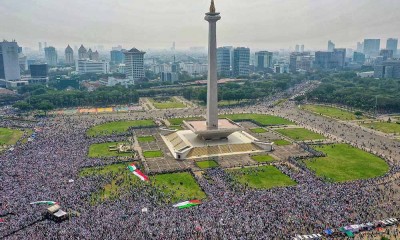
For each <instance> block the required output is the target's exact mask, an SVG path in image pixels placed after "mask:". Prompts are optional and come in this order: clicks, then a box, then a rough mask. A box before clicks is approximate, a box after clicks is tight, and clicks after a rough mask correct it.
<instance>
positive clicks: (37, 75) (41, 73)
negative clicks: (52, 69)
mask: <svg viewBox="0 0 400 240" xmlns="http://www.w3.org/2000/svg"><path fill="white" fill-rule="evenodd" d="M29 70H30V72H31V78H30V79H29V83H30V84H33V83H46V82H48V81H49V76H48V75H49V68H48V66H47V64H43V63H37V64H31V65H29Z"/></svg>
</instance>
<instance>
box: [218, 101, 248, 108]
mask: <svg viewBox="0 0 400 240" xmlns="http://www.w3.org/2000/svg"><path fill="white" fill-rule="evenodd" d="M248 102H250V100H247V99H245V100H240V101H227V100H222V101H219V102H218V106H219V107H227V106H236V105H239V104H242V103H248Z"/></svg>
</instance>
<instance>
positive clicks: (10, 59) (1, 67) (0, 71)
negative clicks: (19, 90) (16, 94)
mask: <svg viewBox="0 0 400 240" xmlns="http://www.w3.org/2000/svg"><path fill="white" fill-rule="evenodd" d="M0 79H4V80H5V81H18V80H20V79H21V74H20V66H19V59H18V44H17V42H15V41H13V42H7V41H5V40H4V41H3V42H0Z"/></svg>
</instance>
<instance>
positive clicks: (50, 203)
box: [30, 201, 58, 205]
mask: <svg viewBox="0 0 400 240" xmlns="http://www.w3.org/2000/svg"><path fill="white" fill-rule="evenodd" d="M30 204H31V205H41V204H47V205H54V204H58V202H54V201H37V202H31V203H30Z"/></svg>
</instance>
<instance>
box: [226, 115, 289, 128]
mask: <svg viewBox="0 0 400 240" xmlns="http://www.w3.org/2000/svg"><path fill="white" fill-rule="evenodd" d="M219 117H220V118H229V119H231V120H232V121H254V122H255V123H256V124H257V125H260V126H271V125H289V124H293V122H291V121H289V120H286V119H284V118H281V117H276V116H271V115H264V114H254V113H243V114H228V115H220V116H219Z"/></svg>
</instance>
